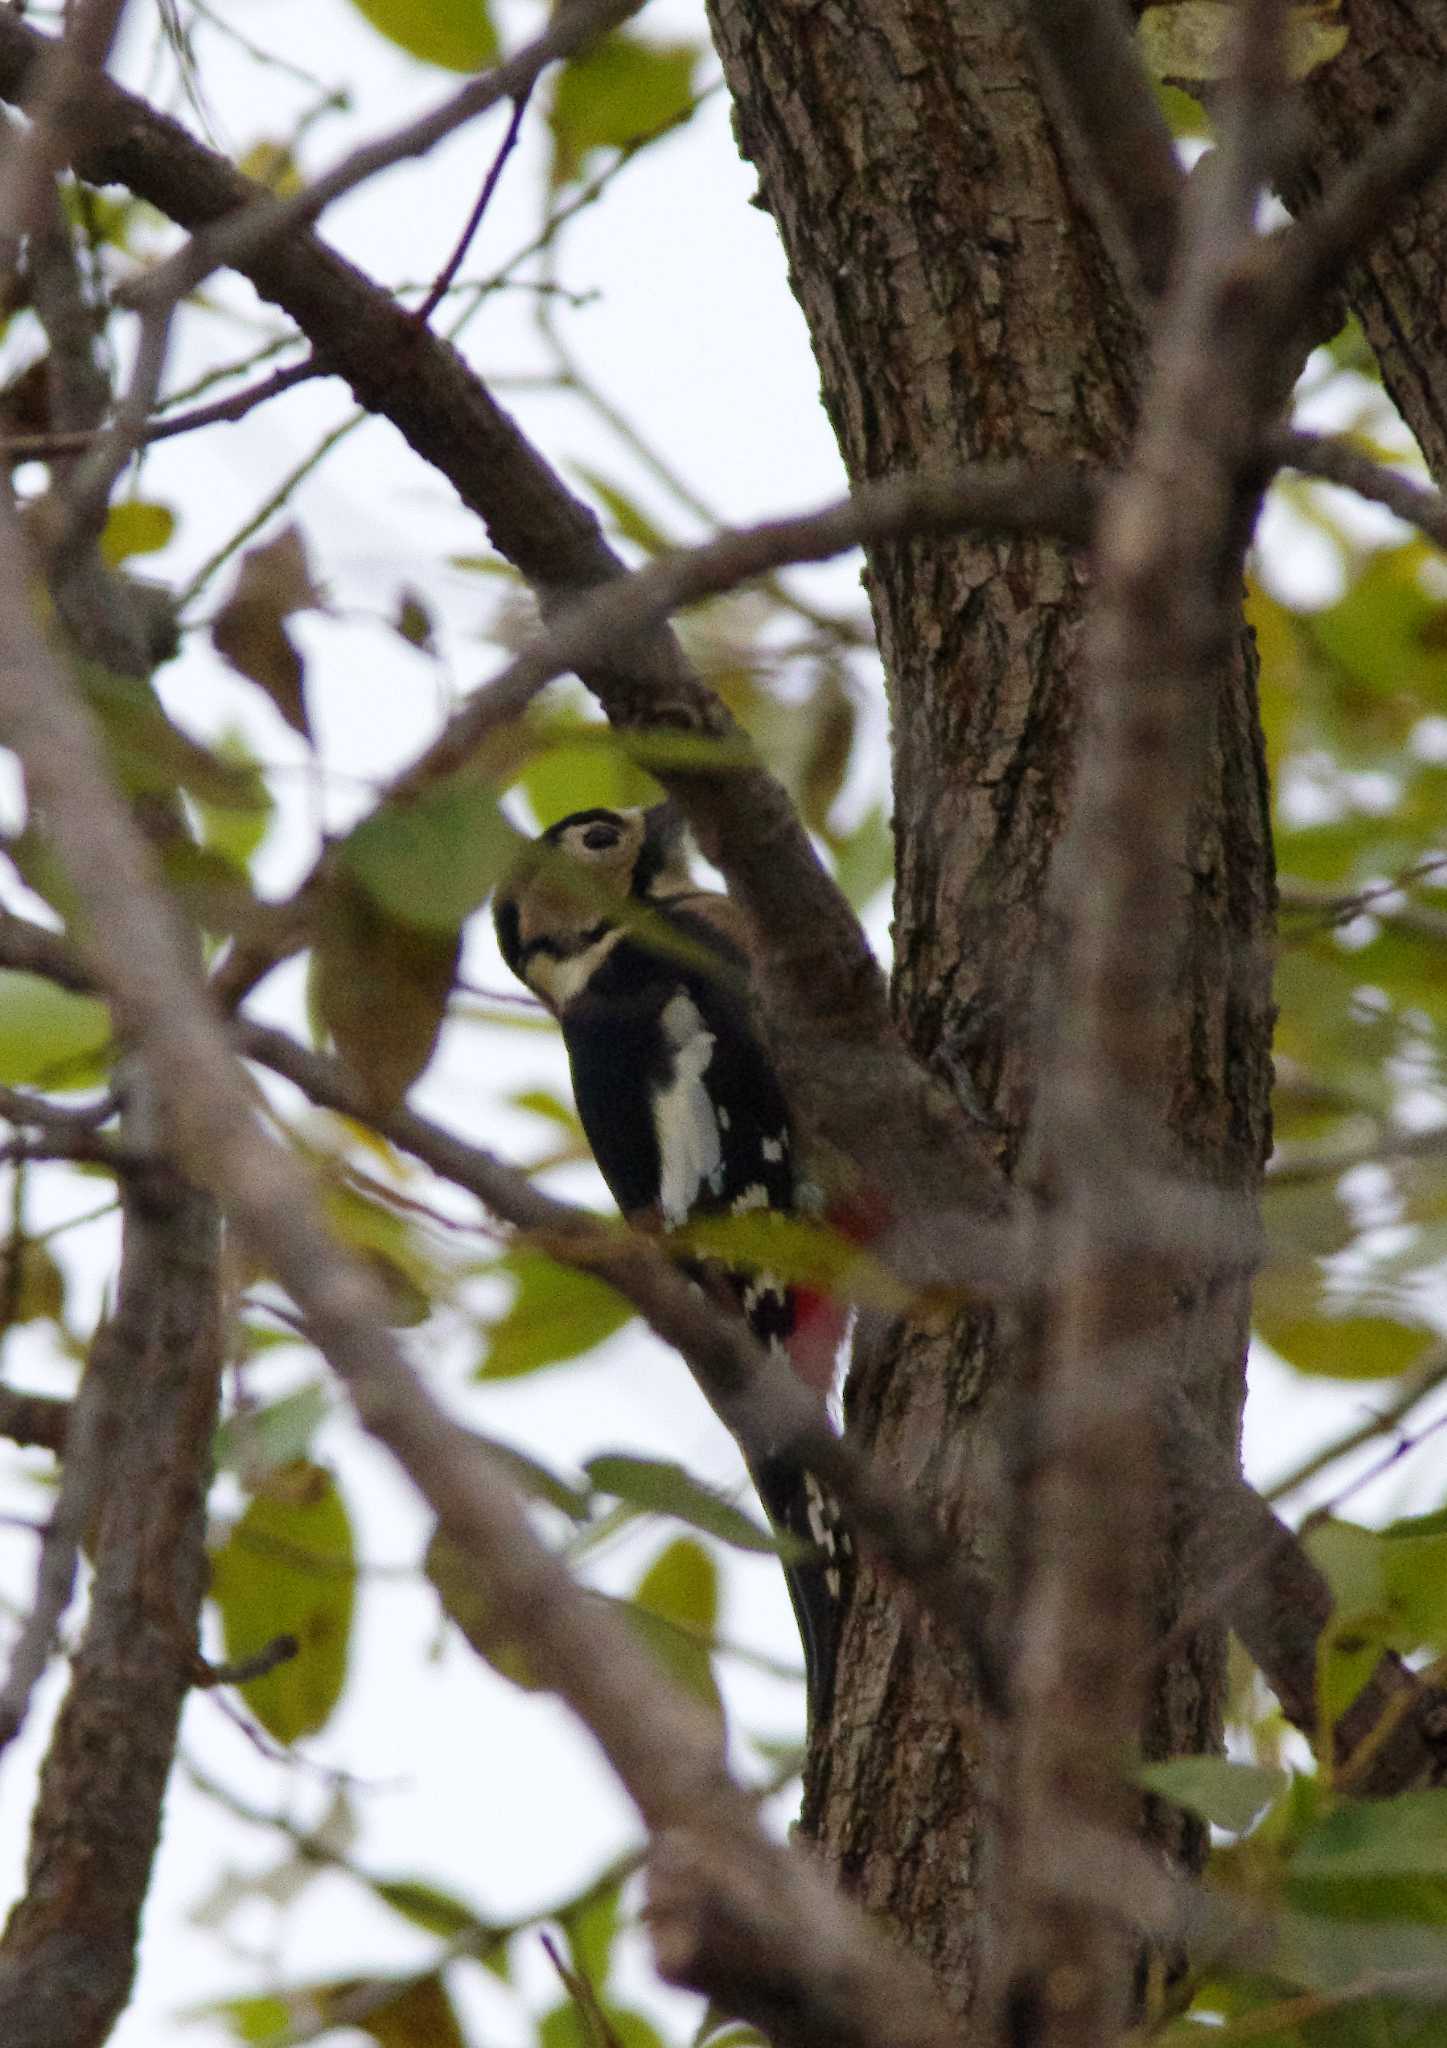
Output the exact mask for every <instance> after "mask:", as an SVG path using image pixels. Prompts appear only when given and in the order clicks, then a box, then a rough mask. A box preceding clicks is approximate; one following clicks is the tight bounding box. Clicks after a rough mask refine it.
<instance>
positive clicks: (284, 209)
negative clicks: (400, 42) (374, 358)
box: [131, 0, 642, 309]
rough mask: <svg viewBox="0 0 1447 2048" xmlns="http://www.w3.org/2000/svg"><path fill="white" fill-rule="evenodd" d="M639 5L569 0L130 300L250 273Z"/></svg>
mask: <svg viewBox="0 0 1447 2048" xmlns="http://www.w3.org/2000/svg"><path fill="white" fill-rule="evenodd" d="M641 4H642V0H571V4H569V5H567V6H565V7H561V8H559V9H558V11H557V13H556V14H555V15H554V16H553V19H552V21H551V22H550V23H549V25H548V27H547V28H546V29H545V30H544V31H543V33H542V34H541V35H539V36H535V37H534V38H533V40H532V42H530V43H527V44H525V45H524V46H523V48H522V49H521V50H519V51H517V52H516V54H515V55H514V56H512V57H509V58H508V59H507V61H506V62H505V63H502V64H499V65H497V66H495V67H494V68H493V69H492V70H491V71H486V72H484V73H483V74H482V75H481V76H480V77H478V78H472V79H469V80H468V82H467V84H466V85H464V86H461V87H459V89H458V90H457V91H456V92H455V93H453V94H452V95H451V96H450V97H449V98H448V99H446V100H444V101H443V102H442V103H441V104H440V105H439V106H437V107H434V108H433V109H432V111H431V112H430V113H428V114H423V115H421V116H419V118H418V119H417V120H415V121H409V122H408V123H407V124H406V125H405V126H404V127H402V128H398V129H396V130H394V132H393V133H392V134H391V135H384V136H379V137H378V138H377V140H376V141H374V142H366V143H362V144H361V145H360V146H359V147H358V148H356V149H354V150H352V151H350V152H349V153H348V155H346V156H345V157H343V158H342V160H341V161H340V163H336V164H334V165H333V166H332V168H331V169H330V170H329V171H324V172H322V173H321V175H320V176H319V177H316V178H313V179H312V181H311V182H310V184H308V185H306V186H305V187H304V188H303V189H302V190H301V191H300V192H292V193H288V194H286V195H285V196H278V195H277V194H275V193H258V194H256V195H255V196H254V197H253V198H252V199H251V201H250V203H249V204H248V205H247V206H245V207H244V208H243V209H242V210H241V211H240V212H239V213H238V214H237V215H235V216H233V217H232V218H230V219H228V220H225V221H222V222H219V223H218V224H217V225H216V226H215V227H210V228H206V229H204V230H203V231H201V232H200V233H198V234H196V235H194V236H193V237H192V239H191V241H190V242H189V243H187V245H186V246H185V248H183V249H178V250H177V251H176V253H175V255H174V256H169V257H167V259H166V261H165V262H164V263H162V264H159V265H158V266H157V268H156V269H155V270H153V271H151V272H150V273H149V274H148V276H147V277H146V278H145V279H144V280H143V281H141V282H140V283H139V284H138V285H137V286H136V287H135V289H134V291H133V292H132V294H131V301H132V303H133V304H134V305H136V306H137V307H140V308H147V307H152V306H165V307H166V308H168V309H169V308H170V307H173V306H175V305H178V304H179V303H180V301H181V300H182V299H183V298H185V296H186V294H187V293H188V292H191V291H194V290H195V288H196V286H197V285H198V284H200V283H201V282H202V280H203V279H204V278H206V277H209V276H210V274H211V272H212V271H213V270H217V269H219V268H220V267H221V266H222V265H223V264H227V265H230V266H231V267H233V268H236V269H244V268H245V267H246V259H247V258H248V256H250V255H251V254H252V253H253V252H254V251H255V250H256V249H258V248H259V247H260V246H261V244H262V243H264V242H269V241H272V240H273V239H275V238H276V237H277V236H283V235H286V234H288V233H290V232H291V231H292V230H294V229H296V228H299V227H308V226H310V225H311V223H312V222H313V221H315V220H316V218H317V217H318V215H319V214H321V213H322V212H323V211H324V210H325V209H326V208H327V207H328V206H330V205H331V204H332V203H333V201H335V200H337V199H340V198H342V197H343V195H344V194H346V193H348V192H352V191H355V190H356V188H357V187H358V186H359V185H362V184H365V183H366V181H367V180H368V179H369V178H374V177H376V176H377V175H378V174H379V172H382V171H386V170H391V169H392V168H393V167H394V166H395V165H397V164H400V163H406V162H407V161H408V160H409V159H411V158H415V157H420V156H425V155H426V154H427V153H428V151H429V150H432V149H435V148H436V147H437V144H438V143H439V142H443V141H445V140H446V138H447V137H448V136H449V135H451V134H453V133H455V131H456V130H457V129H459V128H461V127H463V126H464V125H465V124H466V123H467V122H468V121H472V120H475V119H476V118H477V116H478V115H479V114H484V113H486V112H487V110H488V109H489V108H490V107H495V106H497V105H498V103H499V102H500V101H502V100H513V101H515V102H516V101H524V100H526V98H527V96H528V94H529V93H530V92H531V91H532V88H533V86H534V85H535V84H536V82H537V80H538V79H539V78H540V77H541V75H542V73H543V72H544V71H546V70H547V68H548V66H549V65H550V64H556V63H559V62H560V61H562V60H563V59H564V58H567V57H571V56H575V55H576V54H577V53H578V51H580V50H583V49H586V48H587V46H588V45H589V44H590V43H592V42H595V41H596V40H597V39H598V37H599V36H601V35H604V34H606V33H607V31H608V30H609V29H612V28H616V27H618V26H619V24H620V23H622V22H625V21H627V20H628V18H629V17H630V15H634V14H636V13H637V12H638V9H639V7H640V5H641Z"/></svg>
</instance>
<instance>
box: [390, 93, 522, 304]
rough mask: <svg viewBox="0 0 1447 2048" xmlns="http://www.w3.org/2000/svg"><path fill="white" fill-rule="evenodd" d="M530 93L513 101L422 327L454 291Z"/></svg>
mask: <svg viewBox="0 0 1447 2048" xmlns="http://www.w3.org/2000/svg"><path fill="white" fill-rule="evenodd" d="M530 93H531V87H528V88H526V89H525V90H524V91H522V92H520V93H519V94H518V96H517V98H516V99H515V100H514V101H513V109H512V113H511V115H510V116H509V119H508V124H507V132H506V133H505V134H504V136H503V138H502V141H501V142H500V143H499V145H498V149H497V154H496V155H495V156H494V157H493V160H492V162H491V164H490V165H489V166H488V172H487V176H486V177H485V178H484V179H483V181H482V190H481V191H480V192H479V193H478V195H477V198H476V200H475V201H474V202H473V207H472V211H471V213H469V214H468V216H467V221H466V224H465V225H464V227H463V230H462V233H461V234H460V235H459V236H458V238H457V245H456V247H455V248H454V249H453V251H452V254H451V255H450V256H449V257H448V259H447V261H446V262H445V263H444V264H443V266H442V268H441V270H439V271H438V273H437V276H436V278H435V279H434V280H433V283H432V288H431V290H430V291H429V292H428V294H427V296H426V298H425V299H424V300H423V301H422V303H421V305H420V306H419V307H418V308H417V309H416V311H415V312H414V314H413V315H412V317H413V319H414V320H415V321H416V322H417V325H418V326H419V327H425V326H426V325H427V323H428V321H429V320H430V319H431V318H432V315H433V314H434V313H435V312H436V311H437V308H438V306H439V305H441V303H442V301H443V299H444V298H446V296H447V294H448V292H449V291H450V290H451V288H452V281H453V279H454V278H455V277H456V275H457V273H458V271H459V270H461V268H462V265H463V261H464V259H465V258H466V255H467V252H468V250H469V249H470V248H471V246H472V240H473V237H474V235H476V233H477V231H478V229H479V228H480V227H481V226H482V217H483V215H484V214H485V213H486V212H487V209H488V206H489V205H490V204H491V201H492V195H493V193H494V192H495V191H496V190H497V187H498V181H499V179H500V178H501V177H502V173H503V166H504V165H505V164H506V163H507V160H508V158H509V157H510V156H511V155H512V153H513V150H514V149H515V148H516V147H517V139H518V136H519V135H520V134H521V133H522V125H523V116H524V115H525V114H526V113H527V110H528V99H529V95H530Z"/></svg>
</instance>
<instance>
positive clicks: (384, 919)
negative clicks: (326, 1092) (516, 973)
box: [312, 872, 462, 1110]
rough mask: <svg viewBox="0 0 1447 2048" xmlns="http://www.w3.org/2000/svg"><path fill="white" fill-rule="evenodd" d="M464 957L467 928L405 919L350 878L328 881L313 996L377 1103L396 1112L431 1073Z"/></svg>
mask: <svg viewBox="0 0 1447 2048" xmlns="http://www.w3.org/2000/svg"><path fill="white" fill-rule="evenodd" d="M461 952H462V934H461V931H460V930H459V929H456V928H454V929H453V930H451V931H445V930H442V929H440V928H439V927H436V926H432V925H423V924H415V923H407V922H404V920H403V919H401V918H400V917H396V916H393V915H392V914H391V913H390V912H388V911H385V910H383V909H382V908H381V907H380V906H379V905H378V903H377V902H376V901H375V899H374V898H373V897H372V896H371V895H370V894H369V893H368V892H367V891H366V890H365V889H363V888H362V887H360V886H359V885H358V883H357V882H356V881H355V880H354V879H353V878H352V877H351V876H350V875H348V874H347V873H345V872H339V873H337V874H335V875H333V876H331V877H330V878H329V881H328V885H327V888H326V891H325V894H324V896H323V898H322V903H321V907H320V910H319V912H318V914H317V917H316V919H315V921H314V924H313V928H312V996H313V1001H314V1003H315V1005H316V1010H317V1014H318V1015H319V1016H320V1017H321V1019H322V1022H323V1023H324V1024H325V1025H326V1027H327V1029H328V1031H330V1033H331V1035H332V1037H333V1038H334V1039H335V1041H336V1047H337V1051H338V1052H339V1053H340V1054H341V1057H342V1059H343V1061H344V1062H345V1063H346V1065H347V1066H348V1067H349V1068H350V1069H351V1071H352V1073H353V1074H355V1075H356V1077H357V1079H358V1080H359V1081H360V1082H361V1083H362V1085H363V1087H364V1088H365V1089H366V1092H367V1096H368V1098H369V1100H370V1101H371V1102H372V1103H373V1105H374V1106H375V1107H376V1108H378V1109H381V1110H389V1109H394V1108H395V1107H396V1106H397V1104H398V1103H400V1102H401V1100H402V1098H403V1097H404V1096H405V1095H406V1093H407V1090H408V1089H409V1088H410V1087H411V1086H412V1083H413V1082H414V1081H415V1080H416V1079H417V1077H418V1075H419V1074H421V1072H422V1071H423V1069H424V1068H425V1067H426V1066H427V1064H428V1062H429V1060H430V1059H431V1058H432V1055H433V1053H434V1052H435V1051H436V1049H437V1040H438V1037H439V1036H440V1034H441V1031H442V1025H443V1022H444V1019H445V1018H446V1015H447V1004H448V999H449V997H450V996H451V994H452V988H453V983H454V982H455V980H456V978H457V963H458V960H459V958H460V957H461Z"/></svg>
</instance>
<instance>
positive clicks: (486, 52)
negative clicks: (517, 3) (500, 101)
mask: <svg viewBox="0 0 1447 2048" xmlns="http://www.w3.org/2000/svg"><path fill="white" fill-rule="evenodd" d="M352 5H353V6H354V7H355V8H356V10H357V12H358V13H359V14H362V15H365V16H366V18H367V20H368V21H369V22H370V23H371V24H372V26H373V28H374V29H377V30H378V31H379V32H380V33H381V34H382V35H384V36H385V37H386V38H387V40H388V42H389V43H395V44H396V45H397V47H398V49H399V50H405V51H406V52H407V54H408V56H409V57H420V58H421V60H422V62H423V63H424V64H436V65H438V66H439V67H440V68H441V69H442V70H444V71H481V70H483V69H484V68H485V66H487V65H489V64H493V63H495V62H496V61H497V54H498V42H497V30H496V29H495V28H494V27H493V21H492V14H491V11H490V10H489V8H488V7H487V5H486V0H425V4H424V5H422V6H418V4H417V0H352Z"/></svg>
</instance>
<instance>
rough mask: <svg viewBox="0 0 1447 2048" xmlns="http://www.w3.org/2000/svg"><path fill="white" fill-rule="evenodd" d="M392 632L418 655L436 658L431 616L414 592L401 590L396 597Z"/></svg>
mask: <svg viewBox="0 0 1447 2048" xmlns="http://www.w3.org/2000/svg"><path fill="white" fill-rule="evenodd" d="M392 630H393V632H394V633H396V635H397V637H398V638H399V639H401V640H405V641H406V643H407V645H408V646H409V647H415V648H416V649H417V652H418V653H419V654H430V655H431V656H432V657H433V659H434V660H435V659H436V656H437V646H436V642H435V641H434V639H433V637H432V635H433V621H432V614H431V612H430V611H429V610H428V609H427V607H426V605H425V604H424V603H423V602H422V600H421V598H420V597H419V596H418V595H417V593H416V591H415V590H406V589H404V590H402V591H401V592H399V594H398V597H397V610H396V613H395V615H394V617H393V619H392Z"/></svg>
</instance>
